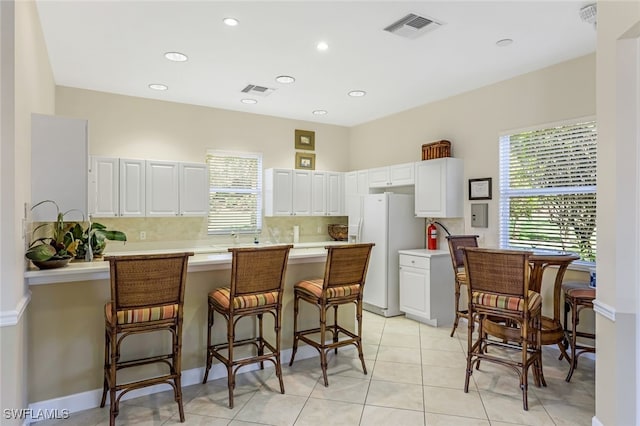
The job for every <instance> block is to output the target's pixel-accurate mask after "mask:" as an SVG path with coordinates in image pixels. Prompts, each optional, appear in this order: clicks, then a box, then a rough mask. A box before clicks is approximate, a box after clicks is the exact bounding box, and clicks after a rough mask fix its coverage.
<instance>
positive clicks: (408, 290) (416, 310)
mask: <svg viewBox="0 0 640 426" xmlns="http://www.w3.org/2000/svg"><path fill="white" fill-rule="evenodd" d="M398 253H399V256H400V259H399V264H400V310H401V311H402V312H404V313H405V315H406V316H407V318H411V319H415V320H417V321H420V322H423V323H425V324H429V325H431V326H434V327H438V326H440V325H447V324H451V323H452V322H453V318H454V308H453V306H454V305H453V297H454V281H453V268H452V267H451V257H450V255H449V252H448V251H445V250H425V249H418V250H400V251H399V252H398Z"/></svg>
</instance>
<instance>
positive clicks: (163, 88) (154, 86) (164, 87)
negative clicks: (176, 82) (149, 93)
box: [149, 83, 168, 90]
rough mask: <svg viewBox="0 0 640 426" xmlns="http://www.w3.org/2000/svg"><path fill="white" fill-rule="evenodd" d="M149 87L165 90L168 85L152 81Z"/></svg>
mask: <svg viewBox="0 0 640 426" xmlns="http://www.w3.org/2000/svg"><path fill="white" fill-rule="evenodd" d="M149 89H153V90H167V89H168V87H167V86H166V85H164V84H158V83H153V84H150V85H149Z"/></svg>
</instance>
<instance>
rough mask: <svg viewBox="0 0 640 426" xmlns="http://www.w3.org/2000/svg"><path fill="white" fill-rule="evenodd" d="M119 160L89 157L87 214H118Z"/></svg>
mask: <svg viewBox="0 0 640 426" xmlns="http://www.w3.org/2000/svg"><path fill="white" fill-rule="evenodd" d="M119 163H120V162H119V160H118V159H117V158H112V157H91V170H90V172H89V214H90V215H91V216H93V217H114V216H118V215H119V214H120V207H119V193H120V190H119V185H120V178H119V174H120V166H119Z"/></svg>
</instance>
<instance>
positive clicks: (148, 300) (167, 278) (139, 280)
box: [105, 253, 193, 310]
mask: <svg viewBox="0 0 640 426" xmlns="http://www.w3.org/2000/svg"><path fill="white" fill-rule="evenodd" d="M189 256H193V253H169V254H152V255H132V256H107V257H105V260H107V261H108V262H109V268H110V274H111V300H112V302H114V303H115V310H121V309H135V308H145V307H153V306H162V305H169V304H180V305H181V304H182V303H183V302H184V287H185V282H186V278H187V263H188V259H189Z"/></svg>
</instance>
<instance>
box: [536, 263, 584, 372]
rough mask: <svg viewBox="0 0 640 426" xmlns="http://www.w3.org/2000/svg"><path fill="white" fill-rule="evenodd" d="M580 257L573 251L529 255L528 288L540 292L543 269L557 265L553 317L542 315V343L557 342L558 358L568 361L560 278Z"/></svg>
mask: <svg viewBox="0 0 640 426" xmlns="http://www.w3.org/2000/svg"><path fill="white" fill-rule="evenodd" d="M579 258H580V257H579V256H578V255H576V254H573V253H562V254H546V253H545V254H542V253H535V252H534V254H533V255H531V256H529V262H530V264H531V275H530V278H529V289H530V290H533V291H537V292H539V293H540V290H541V287H542V277H543V275H544V271H545V270H546V269H547V268H548V267H550V266H552V267H556V266H557V267H558V272H556V279H555V281H554V283H553V317H552V318H550V317H546V316H544V315H543V316H542V342H541V343H542V344H543V345H554V344H557V345H558V348H560V358H559V359H562V358H566V360H567V361H570V358H569V355H568V354H567V349H568V348H567V347H566V345H565V336H564V327H563V326H562V323H561V321H560V305H561V300H560V297H561V293H562V280H563V278H564V273H565V272H566V270H567V267H568V266H569V264H570V263H571V262H573V261H574V260H577V259H579Z"/></svg>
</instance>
